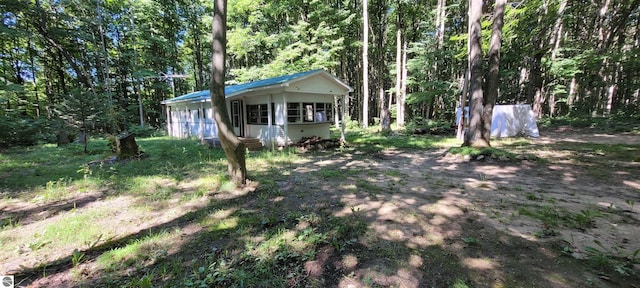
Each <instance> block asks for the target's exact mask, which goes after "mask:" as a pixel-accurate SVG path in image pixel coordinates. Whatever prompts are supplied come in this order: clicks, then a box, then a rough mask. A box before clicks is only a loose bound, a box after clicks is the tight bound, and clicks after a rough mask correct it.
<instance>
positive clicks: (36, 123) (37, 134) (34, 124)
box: [0, 112, 55, 147]
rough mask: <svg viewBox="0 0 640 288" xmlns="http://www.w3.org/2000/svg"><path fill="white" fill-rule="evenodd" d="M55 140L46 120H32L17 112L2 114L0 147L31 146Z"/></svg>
mask: <svg viewBox="0 0 640 288" xmlns="http://www.w3.org/2000/svg"><path fill="white" fill-rule="evenodd" d="M54 140H55V134H54V133H52V131H51V128H50V123H49V121H47V120H46V119H45V118H32V117H29V116H24V115H21V114H20V113H17V112H5V113H0V147H11V146H31V145H36V144H38V143H41V142H45V143H46V142H51V141H54Z"/></svg>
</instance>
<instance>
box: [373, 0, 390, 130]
mask: <svg viewBox="0 0 640 288" xmlns="http://www.w3.org/2000/svg"><path fill="white" fill-rule="evenodd" d="M376 10H377V14H378V18H379V19H378V33H380V34H379V35H378V38H377V39H376V44H377V47H376V48H377V50H378V51H377V52H378V60H377V62H376V64H377V70H378V71H377V73H376V74H378V75H377V76H378V77H377V82H378V83H377V85H376V86H378V94H379V99H380V130H382V132H389V131H390V130H391V115H390V114H391V113H389V102H388V101H387V100H386V96H387V95H386V93H385V91H384V82H385V81H384V78H385V77H384V76H385V74H386V73H387V69H386V61H385V53H384V44H385V35H386V34H387V33H386V32H387V31H386V29H385V27H386V26H387V25H386V20H387V17H386V16H385V15H386V7H384V3H383V2H382V1H378V2H377V9H376ZM389 98H391V96H389Z"/></svg>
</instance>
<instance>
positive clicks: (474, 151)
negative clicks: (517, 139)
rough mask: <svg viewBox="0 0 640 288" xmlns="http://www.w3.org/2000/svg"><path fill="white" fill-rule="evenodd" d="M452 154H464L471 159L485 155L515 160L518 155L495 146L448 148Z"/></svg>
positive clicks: (486, 156)
mask: <svg viewBox="0 0 640 288" xmlns="http://www.w3.org/2000/svg"><path fill="white" fill-rule="evenodd" d="M447 151H448V152H449V153H450V154H453V155H462V156H467V155H468V156H470V157H471V159H478V157H480V156H483V157H485V158H496V159H502V160H515V159H516V155H515V154H513V153H511V152H509V151H506V150H502V149H498V148H493V147H485V148H476V147H468V146H463V147H451V148H449V150H447Z"/></svg>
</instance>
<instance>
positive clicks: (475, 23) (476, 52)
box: [463, 0, 489, 147]
mask: <svg viewBox="0 0 640 288" xmlns="http://www.w3.org/2000/svg"><path fill="white" fill-rule="evenodd" d="M481 18H482V0H470V1H469V42H468V45H469V64H470V67H471V78H470V79H469V80H470V81H469V93H470V95H471V97H470V101H469V131H468V132H467V134H466V135H465V138H464V144H463V145H464V146H474V147H483V146H489V139H484V138H483V133H482V129H483V125H482V109H483V100H484V97H483V91H482V35H481V31H482V26H481Z"/></svg>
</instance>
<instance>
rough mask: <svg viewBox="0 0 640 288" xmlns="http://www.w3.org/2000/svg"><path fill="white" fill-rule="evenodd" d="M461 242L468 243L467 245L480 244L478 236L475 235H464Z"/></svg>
mask: <svg viewBox="0 0 640 288" xmlns="http://www.w3.org/2000/svg"><path fill="white" fill-rule="evenodd" d="M462 242H464V243H466V244H469V245H478V244H480V240H478V238H475V237H465V238H462Z"/></svg>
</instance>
